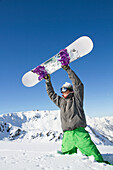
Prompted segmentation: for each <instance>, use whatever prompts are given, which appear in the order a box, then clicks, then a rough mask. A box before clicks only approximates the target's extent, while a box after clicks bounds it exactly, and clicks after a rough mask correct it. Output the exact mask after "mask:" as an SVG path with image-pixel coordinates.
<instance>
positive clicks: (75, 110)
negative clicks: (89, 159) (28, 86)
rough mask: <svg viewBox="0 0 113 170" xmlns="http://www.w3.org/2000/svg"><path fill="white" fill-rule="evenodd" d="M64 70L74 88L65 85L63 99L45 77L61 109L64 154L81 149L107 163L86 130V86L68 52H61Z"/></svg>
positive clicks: (50, 91) (48, 78) (51, 97)
mask: <svg viewBox="0 0 113 170" xmlns="http://www.w3.org/2000/svg"><path fill="white" fill-rule="evenodd" d="M60 56H61V60H59V61H60V62H61V65H62V68H63V69H64V70H65V71H67V73H68V76H69V78H70V80H71V81H72V84H73V86H72V85H71V84H70V83H67V82H66V83H65V84H64V85H63V86H62V88H61V93H62V94H63V95H62V97H61V96H59V95H57V94H56V93H55V92H54V89H53V87H52V83H51V80H50V75H49V74H48V75H47V76H45V77H44V79H45V80H46V90H47V93H48V96H49V97H50V99H51V100H52V101H53V102H54V103H55V104H56V105H57V106H58V107H59V108H60V118H61V126H62V130H63V132H64V135H63V140H62V153H63V154H74V153H77V149H79V150H80V151H81V152H82V153H83V154H85V155H86V156H92V155H93V156H94V158H95V160H96V161H98V162H105V163H108V164H110V163H109V162H107V161H104V160H103V158H102V156H101V154H100V152H99V151H98V149H97V147H96V145H95V144H94V143H93V141H92V140H91V137H90V135H89V133H88V132H87V131H86V130H85V127H86V118H85V114H84V109H83V98H84V86H83V83H82V82H81V80H80V79H79V78H78V76H77V75H76V74H75V73H74V71H72V70H71V68H70V67H69V59H70V58H69V54H68V53H67V50H66V49H64V50H61V52H60Z"/></svg>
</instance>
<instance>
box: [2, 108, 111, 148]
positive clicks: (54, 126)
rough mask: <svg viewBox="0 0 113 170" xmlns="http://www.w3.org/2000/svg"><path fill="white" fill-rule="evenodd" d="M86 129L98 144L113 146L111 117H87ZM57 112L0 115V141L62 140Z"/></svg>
mask: <svg viewBox="0 0 113 170" xmlns="http://www.w3.org/2000/svg"><path fill="white" fill-rule="evenodd" d="M87 124H88V126H87V128H86V130H87V131H89V133H90V135H91V137H92V140H93V141H94V142H95V143H96V144H97V145H98V144H104V145H108V144H109V145H113V117H102V118H98V117H97V118H91V117H88V116H87ZM62 135H63V133H62V130H61V124H60V112H59V111H28V112H18V113H8V114H4V115H0V140H9V141H10V140H17V141H32V140H35V141H39V140H40V141H46V142H47V141H55V142H57V141H58V140H61V139H62Z"/></svg>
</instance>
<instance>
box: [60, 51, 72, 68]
mask: <svg viewBox="0 0 113 170" xmlns="http://www.w3.org/2000/svg"><path fill="white" fill-rule="evenodd" d="M59 55H60V57H61V59H60V60H58V61H60V62H61V64H62V66H66V65H68V64H69V61H70V57H69V54H68V53H67V49H63V50H60V52H59Z"/></svg>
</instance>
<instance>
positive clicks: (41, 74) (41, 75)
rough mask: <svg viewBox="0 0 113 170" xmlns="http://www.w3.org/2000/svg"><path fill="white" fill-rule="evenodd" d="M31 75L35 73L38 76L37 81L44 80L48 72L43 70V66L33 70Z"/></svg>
mask: <svg viewBox="0 0 113 170" xmlns="http://www.w3.org/2000/svg"><path fill="white" fill-rule="evenodd" d="M33 73H36V74H38V75H39V77H38V80H41V79H44V78H45V77H46V76H47V75H48V72H47V71H46V70H45V67H44V66H38V67H36V68H35V69H34V70H33Z"/></svg>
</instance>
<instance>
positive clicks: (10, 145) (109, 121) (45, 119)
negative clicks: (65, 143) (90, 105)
mask: <svg viewBox="0 0 113 170" xmlns="http://www.w3.org/2000/svg"><path fill="white" fill-rule="evenodd" d="M87 124H88V126H87V127H86V130H87V131H88V132H89V133H90V135H91V138H92V140H93V141H94V143H95V144H96V145H97V147H98V148H99V150H100V152H101V153H102V156H103V158H104V159H105V160H107V161H109V162H110V163H112V164H113V117H102V118H99V117H96V118H91V117H88V116H87ZM62 136H63V133H62V129H61V124H60V112H59V111H28V112H18V113H8V114H3V115H0V152H1V156H0V165H1V168H2V169H15V167H16V169H39V170H41V169H45V170H48V169H53V170H60V169H68V170H75V169H77V170H82V169H84V168H85V169H86V170H89V169H99V170H100V169H113V167H112V166H109V165H106V164H102V163H101V164H99V163H97V162H95V161H94V160H93V159H92V157H91V158H87V157H86V156H84V155H82V154H81V153H80V152H79V151H78V153H77V154H74V155H71V156H68V155H58V154H57V152H56V150H59V149H60V148H61V142H62ZM75 167H76V168H75Z"/></svg>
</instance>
